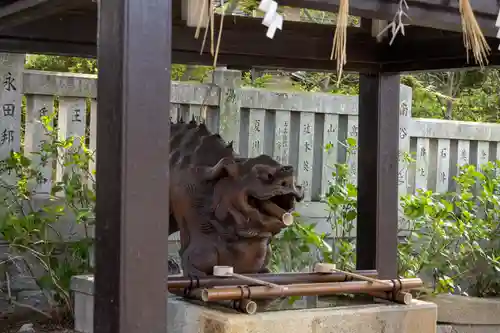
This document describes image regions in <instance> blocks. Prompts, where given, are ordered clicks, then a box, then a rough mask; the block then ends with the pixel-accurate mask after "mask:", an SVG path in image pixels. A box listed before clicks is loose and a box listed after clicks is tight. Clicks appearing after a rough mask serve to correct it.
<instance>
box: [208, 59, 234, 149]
mask: <svg viewBox="0 0 500 333" xmlns="http://www.w3.org/2000/svg"><path fill="white" fill-rule="evenodd" d="M212 75H213V76H212V82H213V83H214V84H216V85H217V86H218V87H219V88H220V99H219V110H220V111H219V133H220V135H221V136H222V137H223V138H224V140H226V141H228V142H229V141H233V147H234V150H235V151H236V153H239V152H240V106H241V94H240V93H239V92H238V88H240V87H241V71H239V70H232V69H221V68H217V69H215V70H214V72H213V74H212Z"/></svg>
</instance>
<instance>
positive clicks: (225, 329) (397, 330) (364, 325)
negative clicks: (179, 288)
mask: <svg viewBox="0 0 500 333" xmlns="http://www.w3.org/2000/svg"><path fill="white" fill-rule="evenodd" d="M168 318H169V319H168V323H169V325H168V332H169V333H236V332H237V333H282V332H283V333H334V332H343V333H344V332H345V333H431V332H432V333H435V332H436V318H437V311H436V307H435V306H434V304H430V303H427V302H422V301H414V302H413V303H412V304H410V305H393V304H391V305H388V304H374V305H360V306H349V307H338V308H325V309H321V308H319V309H307V310H289V311H276V312H264V313H257V314H255V315H251V316H250V315H244V314H239V313H230V312H229V311H228V313H225V312H221V311H217V310H212V309H207V308H206V307H203V306H199V305H195V304H191V303H188V302H186V301H184V300H182V299H178V298H172V299H170V300H169V303H168Z"/></svg>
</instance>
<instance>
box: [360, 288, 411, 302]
mask: <svg viewBox="0 0 500 333" xmlns="http://www.w3.org/2000/svg"><path fill="white" fill-rule="evenodd" d="M368 295H370V296H373V297H376V298H380V299H383V300H387V301H391V302H396V303H400V304H405V305H408V304H410V303H411V301H412V299H413V296H412V295H411V294H410V293H409V292H406V291H398V292H396V293H392V292H387V291H372V292H370V293H368Z"/></svg>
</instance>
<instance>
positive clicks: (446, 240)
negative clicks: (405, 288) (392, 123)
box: [399, 161, 500, 296]
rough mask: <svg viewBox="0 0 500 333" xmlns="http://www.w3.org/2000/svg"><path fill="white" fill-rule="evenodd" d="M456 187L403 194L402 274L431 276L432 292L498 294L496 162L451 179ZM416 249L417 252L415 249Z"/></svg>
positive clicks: (499, 177) (499, 178)
mask: <svg viewBox="0 0 500 333" xmlns="http://www.w3.org/2000/svg"><path fill="white" fill-rule="evenodd" d="M455 181H456V183H457V187H458V189H457V191H456V192H450V193H445V194H439V193H432V192H431V191H422V190H420V191H418V192H417V193H416V194H415V195H408V196H405V197H404V198H403V202H402V208H403V210H404V213H405V215H406V216H407V217H408V219H409V220H410V225H411V228H410V234H409V235H408V237H407V238H406V242H404V243H401V244H400V246H399V254H400V262H399V264H400V272H401V274H402V275H409V276H415V275H418V274H424V275H428V276H430V275H432V276H433V278H435V280H436V285H435V289H436V292H463V293H466V294H470V295H474V296H488V295H498V294H500V222H499V218H500V201H499V200H500V197H499V193H500V187H499V184H500V161H497V162H496V163H492V162H489V163H488V164H486V165H484V166H483V168H482V170H480V171H478V170H476V168H475V167H474V166H472V165H466V166H464V167H462V168H461V170H460V174H459V176H458V177H455ZM416 249H418V251H417V250H416Z"/></svg>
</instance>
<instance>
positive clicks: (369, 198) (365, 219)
mask: <svg viewBox="0 0 500 333" xmlns="http://www.w3.org/2000/svg"><path fill="white" fill-rule="evenodd" d="M399 84H400V80H399V75H393V74H390V75H389V74H383V73H380V74H373V75H360V79H359V141H358V145H359V150H358V170H359V171H358V219H357V223H358V224H357V239H356V242H357V245H356V256H357V262H356V267H357V269H374V268H376V269H377V270H378V272H379V276H380V277H381V278H396V277H397V244H398V239H397V233H398V144H399Z"/></svg>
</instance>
